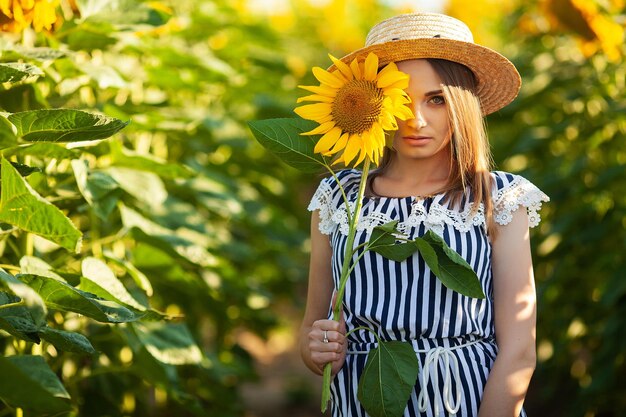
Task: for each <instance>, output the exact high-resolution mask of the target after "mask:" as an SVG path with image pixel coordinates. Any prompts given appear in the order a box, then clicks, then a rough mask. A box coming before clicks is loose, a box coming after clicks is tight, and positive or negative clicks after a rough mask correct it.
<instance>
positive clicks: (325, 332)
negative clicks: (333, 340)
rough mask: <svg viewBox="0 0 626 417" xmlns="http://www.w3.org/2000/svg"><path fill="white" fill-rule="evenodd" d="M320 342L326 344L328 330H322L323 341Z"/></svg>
mask: <svg viewBox="0 0 626 417" xmlns="http://www.w3.org/2000/svg"><path fill="white" fill-rule="evenodd" d="M322 342H324V343H328V330H324V339H322Z"/></svg>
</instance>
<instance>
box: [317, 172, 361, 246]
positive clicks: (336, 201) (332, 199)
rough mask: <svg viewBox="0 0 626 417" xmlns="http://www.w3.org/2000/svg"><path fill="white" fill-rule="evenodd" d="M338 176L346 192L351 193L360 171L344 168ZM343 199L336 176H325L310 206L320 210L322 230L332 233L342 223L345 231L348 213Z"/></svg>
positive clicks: (324, 232) (327, 233)
mask: <svg viewBox="0 0 626 417" xmlns="http://www.w3.org/2000/svg"><path fill="white" fill-rule="evenodd" d="M337 178H338V179H339V181H340V182H341V185H342V186H343V187H344V190H345V192H346V193H347V194H349V193H350V190H351V188H352V186H353V185H354V183H355V181H356V182H357V183H358V181H359V179H360V173H359V172H358V171H356V170H344V171H340V172H339V173H338V174H337ZM343 201H344V200H343V194H342V193H341V189H340V188H339V185H338V184H337V181H335V178H333V177H328V178H324V179H323V180H322V181H321V182H320V185H319V186H318V187H317V190H315V193H314V194H313V197H312V198H311V202H310V203H309V207H308V210H309V211H314V210H319V211H320V224H319V229H320V232H322V233H323V234H325V235H330V234H331V233H332V232H334V231H335V229H336V228H337V226H340V225H341V226H340V227H342V231H343V225H344V223H345V224H347V213H346V210H345V205H344V203H343ZM343 217H345V219H344V218H343ZM346 234H347V232H346Z"/></svg>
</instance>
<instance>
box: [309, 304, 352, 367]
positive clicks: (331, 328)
mask: <svg viewBox="0 0 626 417" xmlns="http://www.w3.org/2000/svg"><path fill="white" fill-rule="evenodd" d="M345 335H346V323H345V321H344V320H343V315H342V317H341V321H340V322H337V321H334V320H316V321H314V322H313V325H312V326H311V330H310V331H309V334H308V339H309V352H310V354H311V361H312V362H313V363H314V364H315V366H317V367H318V369H319V370H320V373H323V372H324V366H325V365H326V364H327V363H329V362H331V363H332V374H333V375H336V374H337V372H339V370H340V369H341V367H342V366H343V363H344V362H345V360H346V350H347V342H346V336H345Z"/></svg>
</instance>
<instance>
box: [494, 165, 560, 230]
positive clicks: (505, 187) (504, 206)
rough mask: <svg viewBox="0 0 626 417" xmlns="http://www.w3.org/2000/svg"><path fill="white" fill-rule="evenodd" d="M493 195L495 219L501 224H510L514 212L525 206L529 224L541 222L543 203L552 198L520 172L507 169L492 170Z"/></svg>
mask: <svg viewBox="0 0 626 417" xmlns="http://www.w3.org/2000/svg"><path fill="white" fill-rule="evenodd" d="M491 179H492V184H491V197H492V200H493V210H494V219H495V221H496V223H498V224H500V225H506V224H508V223H509V222H510V221H511V220H512V218H513V212H515V210H517V209H518V208H519V207H521V206H524V207H526V209H527V211H528V220H529V225H530V226H531V227H534V226H536V225H538V224H539V221H540V219H541V218H540V216H539V214H538V211H539V209H540V208H541V204H542V203H543V202H548V201H550V198H549V197H548V196H547V195H546V194H545V193H544V192H543V191H541V190H540V189H539V187H537V186H536V185H535V184H533V183H532V182H531V181H529V180H528V179H526V178H525V177H524V176H522V175H519V174H513V173H510V172H506V171H492V172H491Z"/></svg>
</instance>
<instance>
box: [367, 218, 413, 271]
mask: <svg viewBox="0 0 626 417" xmlns="http://www.w3.org/2000/svg"><path fill="white" fill-rule="evenodd" d="M397 224H398V221H397V220H394V221H392V222H389V223H385V224H383V225H380V226H376V227H375V228H374V230H372V235H371V236H370V240H369V241H368V242H367V247H366V250H373V251H374V252H376V253H379V254H381V255H382V256H384V257H385V258H387V259H391V260H392V261H396V262H402V261H404V260H405V259H407V258H408V257H409V256H411V255H413V254H414V253H415V251H417V246H416V245H415V243H413V242H406V243H396V237H395V235H397V234H399V232H398V230H397V229H396V226H397Z"/></svg>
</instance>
